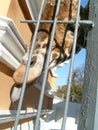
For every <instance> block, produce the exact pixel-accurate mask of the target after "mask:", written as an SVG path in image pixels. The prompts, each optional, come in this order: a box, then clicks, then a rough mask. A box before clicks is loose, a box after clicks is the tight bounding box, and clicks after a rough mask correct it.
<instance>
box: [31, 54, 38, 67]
mask: <svg viewBox="0 0 98 130" xmlns="http://www.w3.org/2000/svg"><path fill="white" fill-rule="evenodd" d="M36 60H37V57H36V56H34V57H33V58H32V60H31V63H30V66H33V65H34V64H35V63H36Z"/></svg>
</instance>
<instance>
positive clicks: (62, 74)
mask: <svg viewBox="0 0 98 130" xmlns="http://www.w3.org/2000/svg"><path fill="white" fill-rule="evenodd" d="M85 57H86V50H85V49H82V50H81V51H80V52H79V53H78V54H76V55H75V61H74V69H75V68H77V67H81V66H82V65H85ZM69 67H70V61H69V63H68V64H65V65H64V66H63V67H60V68H58V69H56V70H55V73H56V74H57V75H58V78H57V82H56V86H57V87H58V86H62V85H65V84H67V79H68V74H69Z"/></svg>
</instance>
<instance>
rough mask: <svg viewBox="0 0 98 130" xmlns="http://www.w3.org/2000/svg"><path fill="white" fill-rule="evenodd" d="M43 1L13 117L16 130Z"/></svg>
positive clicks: (15, 129)
mask: <svg viewBox="0 0 98 130" xmlns="http://www.w3.org/2000/svg"><path fill="white" fill-rule="evenodd" d="M44 2H45V0H43V1H42V4H41V9H40V12H39V16H38V21H37V24H36V28H35V32H34V38H33V41H32V44H31V50H30V54H29V58H28V63H27V66H26V72H25V76H24V81H23V85H22V90H21V96H20V100H19V103H18V109H17V114H16V119H15V124H14V130H17V126H18V122H19V116H20V110H21V107H22V103H23V98H24V93H25V88H26V81H27V78H28V73H29V66H30V62H31V58H32V53H33V49H34V44H35V41H36V37H37V33H38V28H39V24H40V18H41V14H42V10H43V6H44Z"/></svg>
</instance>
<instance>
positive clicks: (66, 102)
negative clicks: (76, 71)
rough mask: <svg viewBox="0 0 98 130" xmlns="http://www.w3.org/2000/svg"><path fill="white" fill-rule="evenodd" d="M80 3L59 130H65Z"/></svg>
mask: <svg viewBox="0 0 98 130" xmlns="http://www.w3.org/2000/svg"><path fill="white" fill-rule="evenodd" d="M80 3H81V0H79V1H78V9H77V16H76V25H75V33H74V42H73V48H72V56H71V63H70V70H69V79H68V88H67V95H66V101H65V109H64V116H63V122H62V127H61V130H65V126H66V118H67V113H68V105H69V99H70V90H71V81H72V74H73V66H74V57H75V50H76V42H77V34H78V26H79V15H80Z"/></svg>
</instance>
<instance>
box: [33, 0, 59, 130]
mask: <svg viewBox="0 0 98 130" xmlns="http://www.w3.org/2000/svg"><path fill="white" fill-rule="evenodd" d="M59 8H60V0H57V7H56V12H55V18H54V23H53V27H52V32H51V35H50V43H49V49H48V53H47V54H48V56H47V59H46V63H45V74H44V77H43V84H42V90H41V94H40V99H39V105H38V111H37V117H36V122H35V129H34V130H38V126H39V119H40V114H41V109H42V104H43V97H44V91H45V85H46V80H47V74H48V67H49V62H50V56H51V50H52V42H53V39H54V34H55V30H56V24H57V16H58V13H59Z"/></svg>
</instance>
